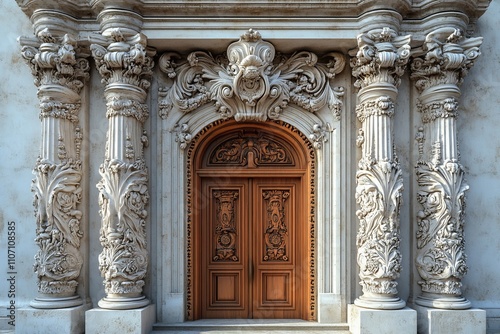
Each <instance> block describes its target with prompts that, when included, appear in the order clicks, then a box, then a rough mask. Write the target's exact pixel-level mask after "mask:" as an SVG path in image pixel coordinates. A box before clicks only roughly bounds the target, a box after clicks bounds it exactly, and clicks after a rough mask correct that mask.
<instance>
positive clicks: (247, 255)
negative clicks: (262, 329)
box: [201, 177, 306, 318]
mask: <svg viewBox="0 0 500 334" xmlns="http://www.w3.org/2000/svg"><path fill="white" fill-rule="evenodd" d="M300 185H301V183H300V178H293V177H290V178H286V177H282V178H274V177H273V178H263V177H256V178H248V177H245V178H241V177H234V178H225V179H220V178H204V179H203V181H202V188H203V195H204V196H203V198H205V199H206V208H205V209H204V210H203V211H204V212H203V213H202V220H201V223H202V226H201V235H202V245H201V247H202V248H201V249H202V252H201V253H202V254H201V257H202V261H201V262H202V263H201V276H202V277H201V293H202V296H201V304H202V305H201V306H202V310H201V317H202V318H302V317H303V312H302V311H303V302H304V301H303V295H304V291H303V288H302V285H301V284H300V277H299V276H300V268H306V266H304V265H303V263H301V261H303V259H304V256H302V254H300V250H301V247H300V246H301V240H302V238H299V237H298V233H297V221H298V217H299V215H300V213H299V211H300V210H301V205H302V203H301V201H300V196H299V194H300V193H301V192H300ZM304 255H305V254H304Z"/></svg>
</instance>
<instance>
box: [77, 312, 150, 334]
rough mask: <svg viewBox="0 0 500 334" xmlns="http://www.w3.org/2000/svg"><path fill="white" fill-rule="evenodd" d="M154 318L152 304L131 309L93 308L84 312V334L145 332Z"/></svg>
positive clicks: (135, 333)
mask: <svg viewBox="0 0 500 334" xmlns="http://www.w3.org/2000/svg"><path fill="white" fill-rule="evenodd" d="M155 319H156V310H155V306H154V305H148V306H146V307H143V308H138V309H133V310H105V309H102V308H95V309H92V310H89V311H87V312H86V313H85V334H102V333H106V334H139V333H140V334H147V333H150V332H151V330H152V329H153V324H154V322H155Z"/></svg>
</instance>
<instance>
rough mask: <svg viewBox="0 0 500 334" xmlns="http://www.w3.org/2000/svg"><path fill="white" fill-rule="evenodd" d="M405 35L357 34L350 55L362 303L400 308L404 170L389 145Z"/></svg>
mask: <svg viewBox="0 0 500 334" xmlns="http://www.w3.org/2000/svg"><path fill="white" fill-rule="evenodd" d="M409 42H410V37H409V36H398V35H397V34H396V33H395V32H394V31H393V30H391V29H388V28H384V29H377V30H373V31H370V32H368V33H366V34H361V35H359V36H358V47H359V50H358V52H357V54H356V57H355V58H353V59H352V61H351V66H352V68H353V71H352V73H353V75H354V76H355V77H356V79H357V80H356V82H355V86H356V87H358V88H359V92H358V105H357V106H356V115H357V118H358V120H359V122H360V123H361V128H360V129H359V131H358V137H357V140H356V144H357V145H358V147H361V150H362V154H361V159H360V161H359V164H358V171H357V173H356V181H357V186H356V194H355V198H356V203H357V204H358V205H359V209H358V210H357V211H356V215H357V217H358V219H359V222H360V223H359V230H358V234H357V238H356V244H357V247H358V252H357V262H358V265H359V267H360V273H359V276H360V278H361V281H360V284H361V286H362V287H363V295H362V296H361V297H359V298H358V299H356V300H355V304H356V305H358V306H362V307H369V308H376V309H400V308H403V307H404V306H405V302H404V301H402V300H401V299H400V298H399V297H398V296H397V294H398V291H397V282H396V279H397V278H398V277H399V275H400V271H401V252H400V223H399V211H400V206H401V200H402V192H403V180H402V173H401V169H400V166H399V163H398V161H397V157H396V154H395V152H394V149H393V140H392V117H393V115H394V112H395V108H394V102H393V101H394V100H395V98H396V97H397V91H398V90H397V87H398V86H399V83H400V76H401V75H402V74H403V73H404V70H405V66H406V64H407V61H408V58H409V55H410V53H409V50H410V46H409Z"/></svg>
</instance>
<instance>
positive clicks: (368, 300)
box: [354, 295, 406, 310]
mask: <svg viewBox="0 0 500 334" xmlns="http://www.w3.org/2000/svg"><path fill="white" fill-rule="evenodd" d="M354 304H355V305H357V306H359V307H363V308H370V309H375V310H400V309H403V308H404V307H405V306H406V302H405V301H404V300H402V299H401V298H399V297H382V296H369V297H367V296H365V295H363V296H360V297H359V298H356V300H355V301H354Z"/></svg>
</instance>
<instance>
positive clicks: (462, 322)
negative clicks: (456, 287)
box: [412, 305, 486, 334]
mask: <svg viewBox="0 0 500 334" xmlns="http://www.w3.org/2000/svg"><path fill="white" fill-rule="evenodd" d="M412 307H414V308H415V310H416V311H417V323H418V334H439V333H453V334H484V333H486V311H484V310H479V309H468V310H441V309H435V308H429V307H424V306H420V305H413V306H412Z"/></svg>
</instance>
